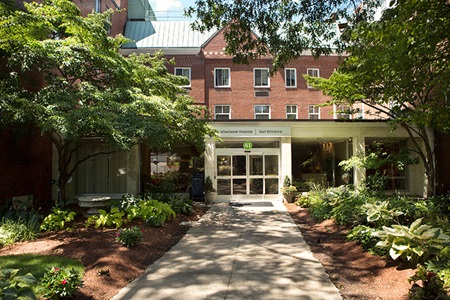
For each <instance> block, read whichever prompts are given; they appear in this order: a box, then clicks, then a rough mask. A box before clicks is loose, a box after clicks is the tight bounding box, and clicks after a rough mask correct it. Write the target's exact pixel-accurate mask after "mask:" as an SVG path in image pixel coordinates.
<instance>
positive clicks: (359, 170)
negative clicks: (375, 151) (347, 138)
mask: <svg viewBox="0 0 450 300" xmlns="http://www.w3.org/2000/svg"><path fill="white" fill-rule="evenodd" d="M352 145H353V155H354V156H357V155H362V156H364V155H365V153H366V141H365V138H364V136H357V137H352ZM365 179H366V168H364V167H354V168H353V183H354V184H355V186H358V185H360V184H361V183H362V181H364V180H365Z"/></svg>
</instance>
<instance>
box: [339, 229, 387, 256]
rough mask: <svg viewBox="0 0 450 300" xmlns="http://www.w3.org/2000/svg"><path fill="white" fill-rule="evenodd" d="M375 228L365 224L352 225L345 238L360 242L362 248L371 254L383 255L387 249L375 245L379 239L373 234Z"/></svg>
mask: <svg viewBox="0 0 450 300" xmlns="http://www.w3.org/2000/svg"><path fill="white" fill-rule="evenodd" d="M375 231H377V229H375V228H372V227H369V226H366V225H358V226H355V227H353V228H352V229H351V230H350V231H349V232H348V234H347V239H348V240H350V241H356V242H358V243H360V244H361V246H362V247H363V249H365V250H367V251H368V252H369V253H371V254H373V255H381V256H383V255H385V254H387V250H384V249H381V248H379V247H376V245H377V243H378V242H379V241H380V240H379V239H378V238H377V237H374V236H373V233H374V232H375Z"/></svg>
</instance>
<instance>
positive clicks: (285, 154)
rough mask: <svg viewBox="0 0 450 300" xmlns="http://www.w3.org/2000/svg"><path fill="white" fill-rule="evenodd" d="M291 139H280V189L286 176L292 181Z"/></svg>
mask: <svg viewBox="0 0 450 300" xmlns="http://www.w3.org/2000/svg"><path fill="white" fill-rule="evenodd" d="M291 144H292V143H291V137H282V138H281V182H280V189H281V187H282V186H283V181H284V178H285V177H286V176H289V178H290V179H291V180H292V153H291V151H292V147H291Z"/></svg>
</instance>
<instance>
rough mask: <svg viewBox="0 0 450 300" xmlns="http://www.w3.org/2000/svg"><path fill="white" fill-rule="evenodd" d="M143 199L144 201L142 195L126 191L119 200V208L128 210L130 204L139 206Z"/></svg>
mask: <svg viewBox="0 0 450 300" xmlns="http://www.w3.org/2000/svg"><path fill="white" fill-rule="evenodd" d="M141 201H142V198H141V197H139V196H136V195H132V194H129V193H126V194H125V195H123V196H122V198H121V199H120V200H119V204H118V208H119V209H120V210H121V211H126V210H127V209H128V208H129V207H130V206H137V205H138V204H139V202H141Z"/></svg>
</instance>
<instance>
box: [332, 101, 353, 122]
mask: <svg viewBox="0 0 450 300" xmlns="http://www.w3.org/2000/svg"><path fill="white" fill-rule="evenodd" d="M350 112H351V111H350V106H348V105H345V104H340V105H335V108H334V114H335V117H334V118H335V119H340V120H349V119H351V115H350Z"/></svg>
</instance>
